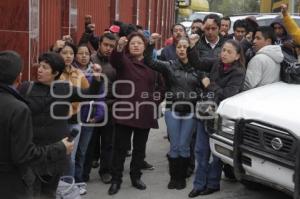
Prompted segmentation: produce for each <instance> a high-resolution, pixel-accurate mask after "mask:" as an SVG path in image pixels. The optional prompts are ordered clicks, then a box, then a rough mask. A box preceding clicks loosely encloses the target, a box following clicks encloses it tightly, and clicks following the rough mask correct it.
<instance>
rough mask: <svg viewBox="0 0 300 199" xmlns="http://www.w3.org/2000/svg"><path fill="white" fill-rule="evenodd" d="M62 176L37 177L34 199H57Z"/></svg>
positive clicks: (34, 186)
mask: <svg viewBox="0 0 300 199" xmlns="http://www.w3.org/2000/svg"><path fill="white" fill-rule="evenodd" d="M60 177H61V174H55V175H53V176H49V175H44V176H37V177H36V180H35V182H34V185H33V190H34V199H55V198H56V189H57V186H58V183H59V179H60Z"/></svg>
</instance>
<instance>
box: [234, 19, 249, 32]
mask: <svg viewBox="0 0 300 199" xmlns="http://www.w3.org/2000/svg"><path fill="white" fill-rule="evenodd" d="M237 28H244V29H245V31H247V23H246V21H245V20H243V19H238V20H236V21H235V22H234V24H233V30H234V31H235V30H236V29H237Z"/></svg>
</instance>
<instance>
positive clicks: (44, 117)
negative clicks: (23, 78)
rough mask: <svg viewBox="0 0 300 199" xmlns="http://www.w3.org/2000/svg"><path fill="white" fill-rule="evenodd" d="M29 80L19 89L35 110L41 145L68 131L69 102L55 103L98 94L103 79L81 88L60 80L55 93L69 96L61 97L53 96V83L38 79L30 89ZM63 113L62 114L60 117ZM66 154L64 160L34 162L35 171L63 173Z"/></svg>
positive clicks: (35, 133) (35, 134)
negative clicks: (82, 95)
mask: <svg viewBox="0 0 300 199" xmlns="http://www.w3.org/2000/svg"><path fill="white" fill-rule="evenodd" d="M29 85H30V84H29V82H25V83H23V84H22V85H21V86H20V93H21V95H23V96H24V98H25V99H26V100H27V101H28V102H29V108H30V110H31V112H32V119H33V141H34V143H35V144H36V145H38V146H45V145H48V144H52V143H55V142H57V141H59V140H61V139H63V138H64V137H66V136H68V135H69V133H70V132H69V130H68V121H67V119H66V117H68V115H69V106H68V105H55V106H53V105H54V104H53V103H55V102H56V103H57V102H64V103H69V102H79V101H88V100H91V98H83V97H81V96H80V95H79V90H80V91H81V92H82V94H87V95H88V94H97V93H99V90H100V83H97V81H92V83H91V85H90V88H89V89H78V88H77V87H71V86H70V84H69V83H62V84H61V83H59V84H56V85H55V86H54V87H53V92H54V94H56V95H61V96H67V95H68V94H69V93H71V95H70V96H68V97H66V98H58V97H54V96H51V92H50V86H47V85H45V84H42V83H39V82H35V83H34V84H33V86H32V89H31V91H30V92H29V93H27V92H28V89H29V87H30V86H29ZM59 117H60V118H59ZM65 164H66V158H65V159H64V160H61V161H57V162H52V163H48V164H35V165H32V166H33V169H34V171H35V172H36V173H37V174H39V175H51V174H60V173H62V171H63V170H64V168H65Z"/></svg>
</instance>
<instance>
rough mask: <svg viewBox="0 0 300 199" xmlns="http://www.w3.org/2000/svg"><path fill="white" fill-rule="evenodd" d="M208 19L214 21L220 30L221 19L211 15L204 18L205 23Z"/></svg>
mask: <svg viewBox="0 0 300 199" xmlns="http://www.w3.org/2000/svg"><path fill="white" fill-rule="evenodd" d="M208 19H213V20H214V22H215V23H216V24H217V26H218V27H219V28H220V26H221V18H220V17H219V15H216V14H209V15H206V16H205V17H204V20H203V22H204V23H205V22H206V21H207V20H208Z"/></svg>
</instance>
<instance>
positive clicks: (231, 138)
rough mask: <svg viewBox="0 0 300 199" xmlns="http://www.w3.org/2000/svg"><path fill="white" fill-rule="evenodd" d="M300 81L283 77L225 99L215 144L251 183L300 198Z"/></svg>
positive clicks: (213, 135) (241, 178)
mask: <svg viewBox="0 0 300 199" xmlns="http://www.w3.org/2000/svg"><path fill="white" fill-rule="evenodd" d="M299 99H300V85H294V84H287V83H284V82H277V83H273V84H269V85H266V86H262V87H259V88H255V89H251V90H249V91H245V92H242V93H240V94H238V95H236V96H233V97H230V98H227V99H225V100H224V101H222V102H221V104H220V106H219V107H218V109H217V113H218V115H219V116H218V118H217V119H215V123H214V128H208V129H210V133H211V137H210V147H211V150H212V152H213V154H215V155H216V156H218V157H219V158H221V159H222V161H223V162H225V163H227V164H229V165H231V166H232V167H233V170H234V174H235V177H236V178H237V180H239V181H240V182H242V183H243V184H245V185H246V186H248V187H252V188H253V187H255V186H254V185H257V184H264V185H267V186H270V187H273V188H275V189H278V190H281V191H284V192H287V193H289V194H291V195H294V199H299V198H300V193H299V191H300V122H299V118H300V103H299Z"/></svg>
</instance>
